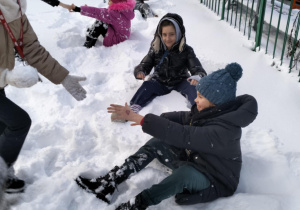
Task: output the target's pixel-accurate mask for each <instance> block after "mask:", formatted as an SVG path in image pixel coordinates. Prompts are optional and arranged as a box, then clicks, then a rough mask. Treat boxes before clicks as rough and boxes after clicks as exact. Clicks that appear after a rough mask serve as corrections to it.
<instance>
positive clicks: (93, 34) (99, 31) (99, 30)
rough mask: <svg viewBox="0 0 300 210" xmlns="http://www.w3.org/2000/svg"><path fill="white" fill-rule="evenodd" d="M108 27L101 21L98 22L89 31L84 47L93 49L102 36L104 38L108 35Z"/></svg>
mask: <svg viewBox="0 0 300 210" xmlns="http://www.w3.org/2000/svg"><path fill="white" fill-rule="evenodd" d="M107 29H108V25H107V24H106V23H105V22H103V21H101V20H96V21H95V22H94V24H93V25H92V26H91V27H89V28H88V29H87V32H86V41H85V43H84V45H83V46H85V47H87V48H91V47H93V46H95V44H96V41H97V39H98V37H99V36H100V35H102V36H103V37H104V36H105V34H106V33H107Z"/></svg>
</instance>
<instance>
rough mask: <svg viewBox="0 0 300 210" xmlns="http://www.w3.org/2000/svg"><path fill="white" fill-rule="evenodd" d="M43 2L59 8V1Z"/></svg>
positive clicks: (45, 0) (48, 0) (49, 0)
mask: <svg viewBox="0 0 300 210" xmlns="http://www.w3.org/2000/svg"><path fill="white" fill-rule="evenodd" d="M42 1H43V2H46V3H47V4H50V5H51V6H52V7H55V6H56V7H57V6H58V5H59V1H58V0H42Z"/></svg>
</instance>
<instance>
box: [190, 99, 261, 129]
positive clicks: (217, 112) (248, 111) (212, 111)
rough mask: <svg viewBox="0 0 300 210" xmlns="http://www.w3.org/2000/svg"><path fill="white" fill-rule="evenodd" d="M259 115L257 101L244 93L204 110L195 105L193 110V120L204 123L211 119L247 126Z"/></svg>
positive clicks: (200, 123) (198, 123)
mask: <svg viewBox="0 0 300 210" xmlns="http://www.w3.org/2000/svg"><path fill="white" fill-rule="evenodd" d="M256 116H257V102H256V100H255V99H254V97H253V96H250V95H242V96H238V97H236V99H235V100H234V101H230V102H228V103H225V104H222V105H220V106H214V107H209V108H207V109H204V110H202V111H200V112H199V111H197V107H196V106H195V105H194V106H193V107H192V110H191V116H190V118H191V122H193V124H194V123H195V124H197V125H202V124H205V123H206V122H208V121H210V120H218V121H222V122H226V123H227V124H230V125H233V126H237V127H242V128H243V127H246V126H248V125H249V124H251V123H252V122H253V121H254V120H255V118H256Z"/></svg>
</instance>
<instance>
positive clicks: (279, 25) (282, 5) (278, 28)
mask: <svg viewBox="0 0 300 210" xmlns="http://www.w3.org/2000/svg"><path fill="white" fill-rule="evenodd" d="M274 3H275V2H274ZM282 6H283V0H281V6H280V12H279V19H278V24H277V30H276V38H275V44H274V50H273V59H274V57H275V50H276V45H277V39H278V31H279V26H280V19H281V12H282Z"/></svg>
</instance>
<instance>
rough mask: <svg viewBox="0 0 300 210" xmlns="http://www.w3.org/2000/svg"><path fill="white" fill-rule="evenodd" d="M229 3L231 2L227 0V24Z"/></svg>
mask: <svg viewBox="0 0 300 210" xmlns="http://www.w3.org/2000/svg"><path fill="white" fill-rule="evenodd" d="M230 1H231V0H227V22H228V16H229V10H230Z"/></svg>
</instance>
